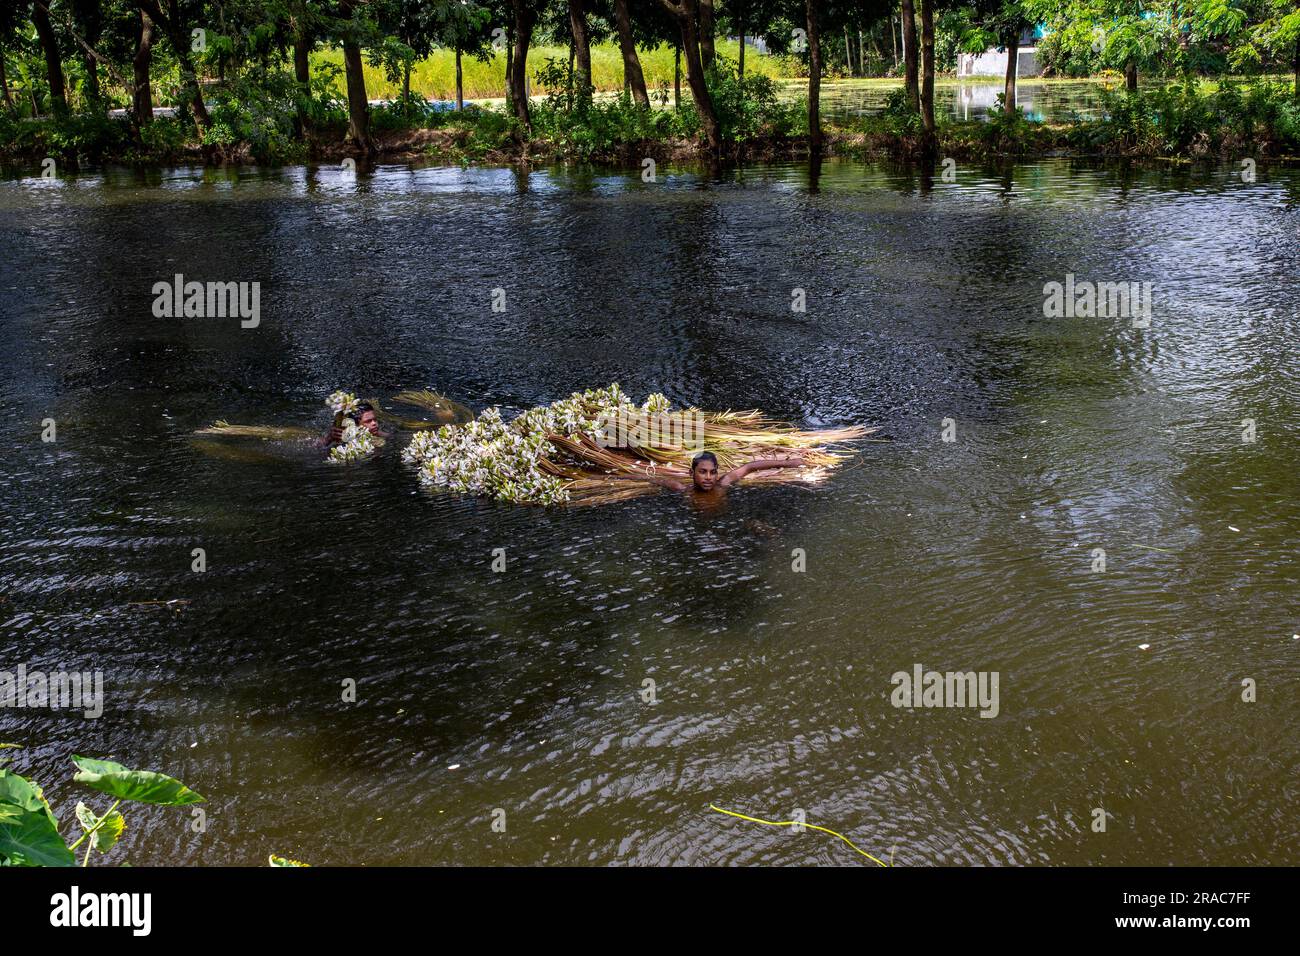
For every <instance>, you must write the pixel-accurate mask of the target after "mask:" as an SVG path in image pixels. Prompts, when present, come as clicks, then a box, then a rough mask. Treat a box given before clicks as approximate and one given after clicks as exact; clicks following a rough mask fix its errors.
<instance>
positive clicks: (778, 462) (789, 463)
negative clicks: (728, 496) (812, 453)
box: [718, 458, 804, 488]
mask: <svg viewBox="0 0 1300 956" xmlns="http://www.w3.org/2000/svg"><path fill="white" fill-rule="evenodd" d="M803 464H804V460H803V459H802V458H760V459H758V460H757V461H749V462H746V463H745V464H743V465H741V466H740V467H739V468H733V469H732V470H731V471H729V472H727V473H726V474H725V475H723V476H722V480H721V481H719V482H718V484H719V485H720V486H722V487H723V488H728V487H730V486H731V485H734V484H735V483H736V482H738V481H740V479H741V478H744V477H745V476H746V475H750V474H753V473H754V472H756V471H764V470H766V469H768V468H802V467H803Z"/></svg>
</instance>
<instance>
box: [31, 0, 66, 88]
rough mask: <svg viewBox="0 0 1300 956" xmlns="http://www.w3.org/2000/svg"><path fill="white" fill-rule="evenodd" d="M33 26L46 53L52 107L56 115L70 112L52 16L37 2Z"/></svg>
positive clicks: (46, 72)
mask: <svg viewBox="0 0 1300 956" xmlns="http://www.w3.org/2000/svg"><path fill="white" fill-rule="evenodd" d="M32 26H34V27H36V35H37V36H38V37H39V38H40V41H41V50H42V51H43V52H44V53H45V75H46V77H47V78H48V79H49V81H50V106H51V108H52V109H53V110H54V112H55V113H59V114H63V113H66V112H67V111H68V97H67V94H66V93H65V92H64V82H63V60H62V59H61V58H60V56H59V41H58V38H57V37H55V35H54V27H52V26H50V14H49V11H48V10H46V9H45V7H44V5H43V4H42V3H41V2H40V0H37V2H36V3H34V4H33V5H32Z"/></svg>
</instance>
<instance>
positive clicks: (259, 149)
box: [203, 67, 323, 164]
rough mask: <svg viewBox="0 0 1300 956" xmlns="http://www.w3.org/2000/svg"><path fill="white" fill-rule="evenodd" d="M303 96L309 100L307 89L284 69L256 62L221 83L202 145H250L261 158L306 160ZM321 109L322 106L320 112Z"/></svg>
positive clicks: (311, 100)
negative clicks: (300, 122) (299, 130)
mask: <svg viewBox="0 0 1300 956" xmlns="http://www.w3.org/2000/svg"><path fill="white" fill-rule="evenodd" d="M300 100H304V97H303V92H302V90H301V89H300V88H299V86H298V83H297V82H296V81H295V80H294V78H293V76H292V74H290V73H288V72H286V71H284V70H280V69H264V68H262V67H255V68H253V69H251V70H249V71H248V72H246V73H242V74H240V75H239V76H237V77H234V78H231V79H229V80H227V82H226V83H225V84H224V85H222V86H220V87H218V88H217V91H216V94H215V103H214V104H213V106H212V108H211V110H210V113H211V116H212V126H211V128H210V129H208V130H207V132H206V133H205V134H204V136H203V145H205V146H216V147H221V148H223V149H226V150H230V149H233V148H234V147H236V146H239V145H246V146H247V147H248V150H249V152H250V153H251V155H252V156H253V158H254V159H256V160H257V161H258V162H261V163H270V164H276V163H285V162H293V161H298V160H301V159H303V158H304V157H305V155H306V149H305V147H304V146H303V144H302V142H301V141H300V140H298V139H297V138H296V136H295V128H296V123H297V115H298V105H299V102H300ZM313 100H314V98H313V97H306V98H305V100H304V101H305V102H307V103H312V102H313ZM322 112H323V108H322V110H318V111H317V115H320V114H321V113H322Z"/></svg>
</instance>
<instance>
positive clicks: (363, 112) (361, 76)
mask: <svg viewBox="0 0 1300 956" xmlns="http://www.w3.org/2000/svg"><path fill="white" fill-rule="evenodd" d="M339 11H340V12H341V13H343V14H345V16H346V19H349V20H350V19H352V18H353V17H354V16H355V9H354V0H343V2H342V3H340V4H339ZM343 71H344V73H345V74H346V76H347V84H348V139H350V140H352V142H353V143H354V144H355V145H356V147H357V149H359V150H361V152H362V153H364V154H365V155H367V156H372V155H374V152H375V144H374V142H372V141H371V139H370V101H369V99H368V98H367V96H366V74H365V70H364V69H363V68H362V64H361V47H360V45H359V44H358V43H357V41H356V37H355V34H353V33H352V32H351V31H350V30H349V31H348V32H347V33H346V34H344V38H343Z"/></svg>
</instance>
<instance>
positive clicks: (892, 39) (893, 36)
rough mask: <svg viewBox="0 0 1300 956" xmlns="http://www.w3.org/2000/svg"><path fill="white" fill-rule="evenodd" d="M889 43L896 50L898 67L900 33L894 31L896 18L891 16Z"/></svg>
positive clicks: (895, 58)
mask: <svg viewBox="0 0 1300 956" xmlns="http://www.w3.org/2000/svg"><path fill="white" fill-rule="evenodd" d="M889 45H890V46H891V47H892V48H893V50H894V69H895V70H897V69H898V34H897V33H895V32H894V18H893V17H890V18H889Z"/></svg>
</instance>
